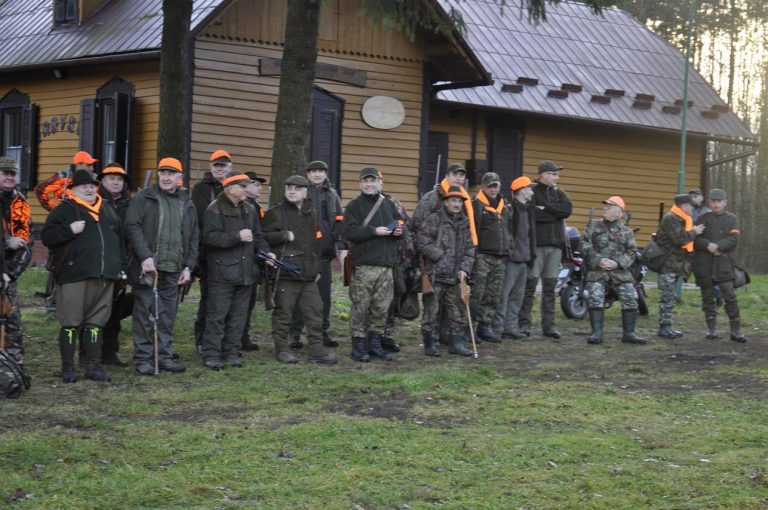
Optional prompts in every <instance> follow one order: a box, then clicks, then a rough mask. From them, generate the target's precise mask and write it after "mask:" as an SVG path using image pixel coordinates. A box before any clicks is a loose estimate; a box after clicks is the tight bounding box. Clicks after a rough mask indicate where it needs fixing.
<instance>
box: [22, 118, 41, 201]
mask: <svg viewBox="0 0 768 510" xmlns="http://www.w3.org/2000/svg"><path fill="white" fill-rule="evenodd" d="M39 113H40V110H39V108H38V106H37V105H36V104H27V105H26V106H24V108H23V109H22V118H21V162H20V165H19V166H20V168H19V170H20V171H21V175H20V176H19V184H20V185H21V188H22V189H23V190H28V189H30V188H32V186H33V185H34V184H35V174H36V166H35V163H36V162H37V138H38V129H37V119H38V116H39Z"/></svg>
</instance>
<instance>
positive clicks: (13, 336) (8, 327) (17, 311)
mask: <svg viewBox="0 0 768 510" xmlns="http://www.w3.org/2000/svg"><path fill="white" fill-rule="evenodd" d="M6 290H7V292H8V299H9V300H10V301H11V312H10V313H9V314H8V316H7V317H6V323H5V339H6V340H10V341H12V342H15V343H17V344H19V345H21V336H22V335H21V308H20V306H19V291H18V281H17V280H14V281H12V282H9V283H8V286H7V287H6Z"/></svg>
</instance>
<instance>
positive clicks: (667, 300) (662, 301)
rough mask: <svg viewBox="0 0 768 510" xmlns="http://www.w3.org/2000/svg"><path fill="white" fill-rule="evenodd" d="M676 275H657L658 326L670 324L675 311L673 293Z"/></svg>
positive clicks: (675, 286)
mask: <svg viewBox="0 0 768 510" xmlns="http://www.w3.org/2000/svg"><path fill="white" fill-rule="evenodd" d="M679 277H680V275H679V274H677V273H659V278H658V280H656V281H657V285H658V287H659V325H664V324H672V317H673V314H674V311H675V301H677V299H676V296H675V293H676V292H675V291H676V288H677V279H678V278H679Z"/></svg>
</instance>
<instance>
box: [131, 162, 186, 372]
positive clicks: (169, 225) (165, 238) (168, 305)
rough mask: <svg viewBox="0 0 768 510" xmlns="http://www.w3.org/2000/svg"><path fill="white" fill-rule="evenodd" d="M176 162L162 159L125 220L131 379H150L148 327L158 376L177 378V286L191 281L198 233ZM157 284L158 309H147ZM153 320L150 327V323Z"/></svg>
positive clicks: (151, 302)
mask: <svg viewBox="0 0 768 510" xmlns="http://www.w3.org/2000/svg"><path fill="white" fill-rule="evenodd" d="M181 172H182V167H181V162H180V161H179V160H178V159H175V158H163V159H161V160H160V162H159V163H158V167H157V183H156V184H155V185H154V186H150V187H149V188H145V189H143V190H141V191H139V192H138V193H137V194H136V196H135V197H134V199H133V201H132V202H131V205H130V206H129V207H128V212H127V213H126V216H125V230H126V234H127V237H128V245H129V247H130V252H131V255H130V258H131V265H130V267H129V273H128V274H129V277H130V281H131V284H132V285H133V295H134V303H133V363H134V366H135V367H136V373H138V374H140V375H153V374H154V366H153V365H154V363H153V360H154V358H153V357H154V346H153V338H154V332H153V327H157V329H158V342H159V355H158V357H159V364H160V370H163V371H166V372H183V371H184V370H185V369H186V367H185V366H184V365H182V364H180V363H176V362H175V361H174V360H173V324H174V322H175V320H176V312H177V307H178V295H179V286H180V285H185V284H186V283H187V282H189V280H190V278H192V269H193V268H194V267H195V263H196V262H197V249H198V231H197V213H196V212H195V206H194V205H192V201H191V200H190V198H189V195H188V193H187V191H186V190H185V189H179V188H178V183H179V177H180V174H181ZM155 278H157V291H158V307H157V309H155V308H154V306H155V305H154V304H153V301H154V300H153V286H154V282H155ZM155 314H157V316H158V318H159V319H158V321H157V323H156V324H154V326H153V322H152V320H151V319H150V317H154V316H155Z"/></svg>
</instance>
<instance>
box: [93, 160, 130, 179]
mask: <svg viewBox="0 0 768 510" xmlns="http://www.w3.org/2000/svg"><path fill="white" fill-rule="evenodd" d="M105 175H119V176H120V177H122V178H123V179H126V178H127V177H128V174H126V173H125V169H124V168H123V165H121V164H120V163H110V164H108V165H107V166H106V167H104V170H102V171H101V173H100V174H99V179H103V178H104V176H105Z"/></svg>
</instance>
